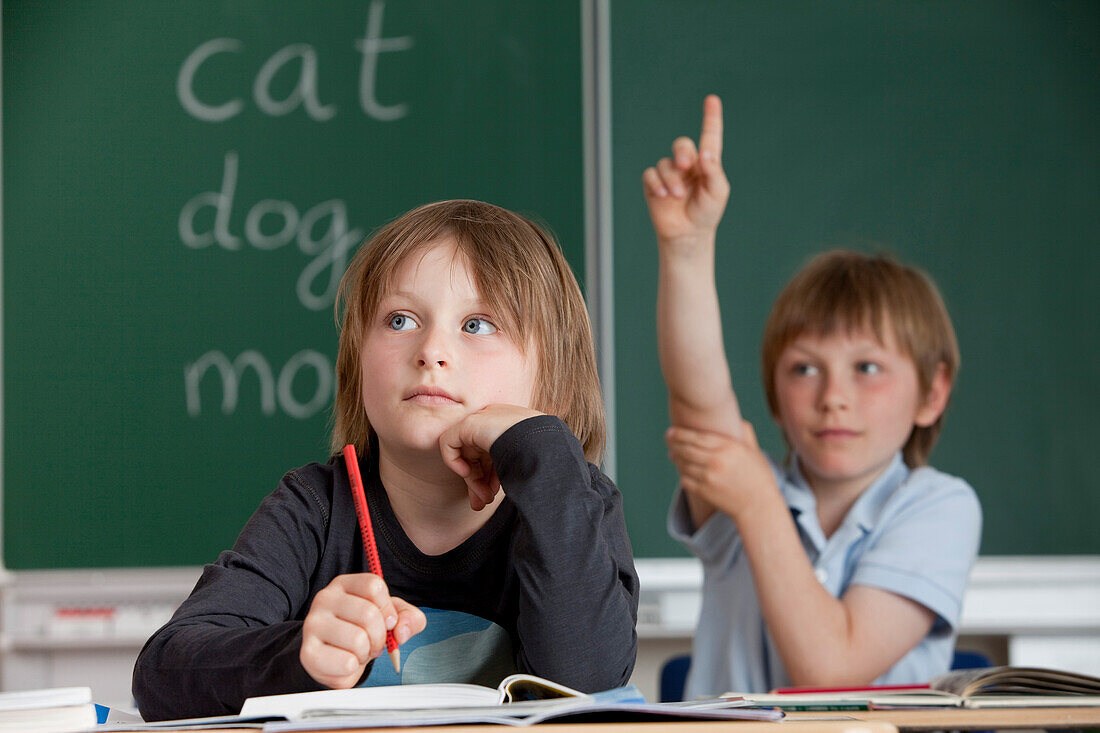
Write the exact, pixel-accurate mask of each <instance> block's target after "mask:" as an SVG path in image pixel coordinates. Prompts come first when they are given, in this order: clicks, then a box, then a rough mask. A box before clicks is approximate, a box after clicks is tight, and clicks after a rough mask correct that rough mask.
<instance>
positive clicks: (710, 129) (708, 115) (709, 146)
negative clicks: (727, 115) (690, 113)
mask: <svg viewBox="0 0 1100 733" xmlns="http://www.w3.org/2000/svg"><path fill="white" fill-rule="evenodd" d="M704 151H707V152H710V154H711V155H713V156H714V159H715V160H721V159H722V100H721V99H719V98H718V95H717V94H708V95H707V98H706V99H704V100H703V131H702V133H701V134H700V135H699V152H700V153H703V152H704Z"/></svg>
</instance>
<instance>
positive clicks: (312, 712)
mask: <svg viewBox="0 0 1100 733" xmlns="http://www.w3.org/2000/svg"><path fill="white" fill-rule="evenodd" d="M782 717H783V713H782V712H781V711H778V710H775V709H766V710H761V709H755V708H750V707H748V703H746V702H744V701H742V700H732V699H726V700H710V701H705V702H697V703H673V704H669V703H647V702H646V701H645V698H644V697H643V696H642V695H641V693H640V692H638V689H637V688H636V687H634V686H627V687H620V688H617V689H614V690H608V691H606V692H598V693H594V694H585V693H582V692H578V691H577V690H573V689H571V688H568V687H565V686H563V685H559V684H557V683H554V682H551V681H549V680H546V679H543V678H541V677H536V676H535V675H528V674H516V675H511V676H509V677H506V678H505V679H504V680H503V681H502V682H501V683H500V685H498V686H497V687H496V688H492V687H484V686H481V685H470V684H421V685H415V684H414V685H394V686H383V687H354V688H351V689H348V690H319V691H316V692H299V693H291V694H286V695H267V696H263V697H253V698H249V699H248V700H246V701H245V703H244V706H243V707H242V708H241V712H240V714H238V715H229V716H219V717H212V718H189V719H186V720H166V721H159V722H153V723H145V724H143V725H140V726H132V725H131V726H116V727H110V726H108V727H103V726H100V727H99V728H97V730H98V731H111V730H126V731H134V730H142V731H158V730H159V731H167V730H201V729H202V728H262V729H263V730H265V731H271V732H273V733H274V732H277V731H303V730H339V729H342V728H383V727H415V726H430V725H455V724H497V725H510V726H530V725H535V724H538V723H543V722H582V721H583V722H602V721H606V722H631V721H656V720H763V721H770V720H779V719H780V718H782Z"/></svg>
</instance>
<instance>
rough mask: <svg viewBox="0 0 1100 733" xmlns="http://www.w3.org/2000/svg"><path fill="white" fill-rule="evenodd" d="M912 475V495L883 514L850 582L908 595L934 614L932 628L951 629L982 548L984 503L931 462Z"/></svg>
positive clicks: (952, 630) (947, 631)
mask: <svg viewBox="0 0 1100 733" xmlns="http://www.w3.org/2000/svg"><path fill="white" fill-rule="evenodd" d="M913 478H914V479H915V480H912V481H911V483H912V486H910V487H908V489H909V492H908V493H909V494H910V495H911V496H912V499H911V500H909V501H903V502H899V506H898V507H897V508H896V510H895V511H893V512H892V513H890V514H889V515H888V516H885V517H883V528H882V531H881V532H880V533H877V539H874V540H873V544H872V545H871V546H870V547H869V548H868V549H867V551H866V552H865V553H864V555H863V557H862V558H861V559H860V561H859V564H858V565H857V567H856V569H855V572H854V574H853V576H852V581H851V584H852V585H855V584H859V585H868V586H874V587H876V588H882V589H884V590H888V591H890V592H892V593H896V594H898V595H900V596H904V597H905V598H910V599H912V600H914V601H916V602H917V603H920V604H921V605H922V606H924V607H925V608H928V609H929V610H931V611H932V612H933V613H935V614H936V616H937V619H936V623H935V625H934V626H933V632H934V633H953V632H954V630H955V629H956V628H957V626H958V621H959V614H960V612H961V610H962V602H963V596H964V594H965V592H966V583H967V579H968V577H969V575H970V568H971V566H972V565H973V564H974V560H975V558H976V557H977V554H978V545H979V543H980V540H981V527H982V513H981V506H980V505H979V503H978V498H977V496H976V495H975V493H974V490H973V489H972V488H970V485H969V484H967V483H966V482H965V481H963V480H962V479H958V478H955V477H952V476H947V475H945V474H941V473H939V472H936V471H933V469H928V468H924V469H918V470H917V471H915V472H914V477H913ZM929 479H933V481H929Z"/></svg>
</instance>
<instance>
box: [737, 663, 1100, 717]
mask: <svg viewBox="0 0 1100 733" xmlns="http://www.w3.org/2000/svg"><path fill="white" fill-rule="evenodd" d="M729 694H730V695H731V696H734V697H741V698H743V699H745V700H748V701H749V702H751V703H752V704H754V705H769V706H775V707H779V708H781V709H783V710H790V711H794V710H798V711H818V712H824V711H844V710H912V709H921V708H975V709H981V708H1038V707H1097V706H1100V678H1097V677H1093V676H1090V675H1085V674H1079V673H1076V672H1067V671H1061V670H1055V669H1044V668H1040V667H985V668H980V669H960V670H955V671H952V672H947V673H946V674H942V675H939V676H937V677H934V678H933V679H932V680H931V681H930V682H929V683H928V684H927V685H919V686H914V687H903V686H898V685H890V686H887V687H874V686H872V687H865V688H846V689H835V690H822V689H814V690H800V689H799V688H788V689H786V690H782V691H774V692H771V693H767V694H759V695H758V694H752V693H738V692H732V693H729Z"/></svg>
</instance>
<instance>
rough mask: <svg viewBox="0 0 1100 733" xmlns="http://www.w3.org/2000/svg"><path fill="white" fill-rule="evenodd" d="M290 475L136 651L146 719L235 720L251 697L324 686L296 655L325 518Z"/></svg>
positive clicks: (138, 695) (137, 690)
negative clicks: (224, 717)
mask: <svg viewBox="0 0 1100 733" xmlns="http://www.w3.org/2000/svg"><path fill="white" fill-rule="evenodd" d="M294 475H295V474H294V473H291V474H288V475H287V477H284V479H283V481H282V483H281V484H280V485H279V487H278V488H277V489H276V490H275V491H274V492H273V493H272V494H271V495H269V496H268V497H267V498H266V499H265V500H264V501H263V502H262V503H261V505H260V507H259V508H258V509H257V510H256V512H255V514H253V515H252V517H251V519H249V521H248V523H247V524H246V525H245V527H244V529H243V530H242V531H241V534H240V536H239V537H238V539H237V542H236V544H235V545H234V547H233V549H232V550H229V551H226V552H223V553H222V554H221V555H220V556H219V557H218V560H217V562H215V563H213V564H211V565H207V566H206V567H205V568H204V570H203V573H202V576H201V577H200V579H199V581H198V583H197V584H196V586H195V588H194V590H193V591H192V592H191V595H190V596H189V597H188V598H187V600H185V601H184V602H183V604H182V605H181V606H180V607H179V609H178V610H177V611H176V613H175V614H174V615H173V616H172V618H171V620H170V621H169V622H168V623H167V624H166V625H165V626H164V627H162V628H161V629H160V630H159V631H157V632H156V633H155V634H154V635H153V636H152V637H151V638H150V639H149V641H148V642H146V644H145V646H144V648H143V649H142V650H141V653H140V655H139V656H138V659H137V663H136V664H135V666H134V676H133V693H134V698H135V700H136V701H137V704H138V708H139V710H140V712H141V714H142V716H143V717H144V718H145V719H146V720H149V721H152V720H164V719H171V718H191V717H201V716H211V715H226V714H236V713H238V712H240V708H241V705H243V704H244V701H245V699H246V698H247V697H251V696H255V695H272V694H281V693H285V692H301V691H304V690H315V689H321V686H320V685H318V683H317V682H316V681H314V680H313V678H311V677H310V676H309V674H308V673H307V672H306V671H305V669H303V668H302V665H301V662H300V661H299V659H298V652H299V649H300V647H301V639H302V618H303V617H304V614H305V611H306V610H308V609H307V608H306V604H307V603H308V601H309V599H310V597H311V596H310V578H311V574H312V572H313V568H314V567H315V565H316V563H317V559H318V557H319V556H320V554H321V548H322V547H323V537H324V527H325V525H326V524H327V521H326V520H327V516H326V511H325V507H324V506H323V503H321V502H320V501H319V499H318V494H317V492H316V491H313V490H311V489H310V488H309V487H308V486H305V487H304V486H302V485H301V484H299V483H298V482H296V481H295V480H294V479H293V477H294Z"/></svg>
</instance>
